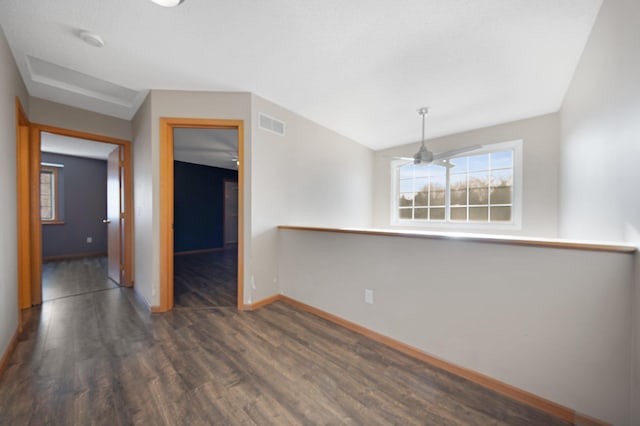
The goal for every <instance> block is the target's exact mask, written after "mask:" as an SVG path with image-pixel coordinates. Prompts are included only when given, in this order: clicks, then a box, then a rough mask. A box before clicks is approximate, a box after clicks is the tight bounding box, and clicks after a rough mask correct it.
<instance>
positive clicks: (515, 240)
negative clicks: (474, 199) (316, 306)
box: [278, 225, 638, 254]
mask: <svg viewBox="0 0 640 426" xmlns="http://www.w3.org/2000/svg"><path fill="white" fill-rule="evenodd" d="M278 229H282V230H293V231H312V232H334V233H341V234H357V235H379V236H386V237H402V238H424V239H434V240H452V241H469V242H478V243H487V244H509V245H516V246H533V247H549V248H559V249H572V250H588V251H602V252H612V253H629V254H633V253H636V252H637V251H638V248H637V247H636V246H633V245H631V244H622V243H601V242H591V241H575V240H562V239H557V238H523V237H515V236H505V235H484V234H472V233H463V232H429V231H395V230H380V229H356V228H316V227H307V226H282V225H281V226H278Z"/></svg>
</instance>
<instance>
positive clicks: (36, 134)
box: [19, 123, 134, 305]
mask: <svg viewBox="0 0 640 426" xmlns="http://www.w3.org/2000/svg"><path fill="white" fill-rule="evenodd" d="M29 129H30V130H29V136H30V140H29V159H28V163H29V171H28V173H29V187H28V191H27V192H26V193H25V192H23V191H20V194H19V199H22V197H25V198H27V199H28V200H29V212H28V217H29V223H28V227H29V240H28V241H29V245H30V247H29V248H28V251H29V260H28V265H29V271H30V280H31V286H30V289H31V304H32V305H37V304H40V303H42V222H41V220H40V184H39V179H40V135H41V133H42V132H47V133H53V134H56V135H61V136H69V137H74V138H80V139H87V140H90V141H96V142H104V143H111V144H115V145H119V146H121V147H122V150H123V155H124V157H123V161H122V163H123V164H122V166H123V168H124V171H123V174H122V175H123V180H124V182H123V185H124V207H123V210H124V239H125V241H124V256H123V260H124V268H125V270H124V278H123V281H124V282H123V284H124V285H125V286H127V287H132V286H133V277H134V258H133V226H134V224H133V216H134V215H133V211H134V210H133V182H132V178H133V171H132V161H131V142H130V141H128V140H124V139H117V138H112V137H110V136H103V135H98V134H94V133H88V132H80V131H77V130H71V129H64V128H61V127H55V126H49V125H43V124H38V123H30V124H29ZM23 190H24V189H23Z"/></svg>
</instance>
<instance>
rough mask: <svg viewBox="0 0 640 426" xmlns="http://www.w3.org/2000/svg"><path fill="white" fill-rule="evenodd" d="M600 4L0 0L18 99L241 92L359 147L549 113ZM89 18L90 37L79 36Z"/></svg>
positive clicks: (124, 106) (136, 98)
mask: <svg viewBox="0 0 640 426" xmlns="http://www.w3.org/2000/svg"><path fill="white" fill-rule="evenodd" d="M601 3H602V0H535V1H532V0H401V1H398V0H396V1H392V0H351V1H343V0H322V1H320V0H305V1H300V0H263V1H251V0H235V1H220V0H185V2H184V3H183V4H182V5H180V6H179V7H176V8H163V7H159V6H156V5H155V4H153V3H152V2H151V1H149V0H110V1H101V0H57V1H53V0H0V25H1V26H2V28H3V30H4V32H5V34H6V36H7V39H8V41H9V45H10V46H11V49H12V51H13V54H14V56H15V58H16V62H17V63H18V67H19V69H20V72H21V74H22V76H23V78H24V79H25V82H26V84H27V87H28V89H29V93H30V94H31V95H32V96H36V97H41V98H44V99H49V100H53V101H57V102H61V103H65V104H69V105H72V106H77V107H81V108H85V109H89V110H93V111H97V112H102V113H105V114H110V115H113V116H117V117H121V118H125V119H130V118H131V117H132V115H133V114H134V113H135V111H136V110H137V108H138V106H139V105H140V103H141V102H142V100H143V99H144V96H145V95H146V92H147V90H148V89H175V90H211V91H220V90H223V91H248V92H253V93H256V94H257V95H260V96H262V97H265V98H267V99H269V100H271V101H273V102H276V103H278V104H280V105H282V106H284V107H286V108H288V109H291V110H293V111H295V112H297V113H299V114H301V115H303V116H306V117H307V118H310V119H312V120H314V121H316V122H318V123H320V124H323V125H325V126H327V127H329V128H331V129H333V130H335V131H337V132H339V133H341V134H343V135H345V136H348V137H350V138H352V139H354V140H356V141H358V142H360V143H362V144H364V145H367V146H369V147H371V148H373V149H381V148H386V147H390V146H395V145H401V144H405V143H408V142H415V141H417V140H419V138H420V121H419V118H418V116H417V114H416V113H415V110H416V109H417V108H419V107H421V106H431V107H432V108H433V112H432V114H431V115H430V117H429V122H428V130H427V131H428V137H435V136H441V135H444V134H451V133H456V132H460V131H464V130H469V129H473V128H478V127H483V126H488V125H492V124H497V123H502V122H506V121H511V120H515V119H520V118H526V117H531V116H535V115H540V114H545V113H550V112H554V111H557V110H558V109H559V107H560V105H561V102H562V100H563V97H564V94H565V91H566V89H567V87H568V85H569V82H570V80H571V77H572V75H573V71H574V69H575V67H576V64H577V61H578V59H579V57H580V54H581V52H582V49H583V47H584V45H585V43H586V41H587V38H588V36H589V33H590V30H591V27H592V26H593V22H594V20H595V17H596V15H597V12H598V10H599V7H600V5H601ZM83 29H84V30H90V31H94V32H96V33H97V34H99V35H100V36H101V37H102V38H103V39H104V42H105V46H104V47H102V48H96V47H92V46H89V45H87V44H85V43H83V42H82V41H81V40H80V39H79V37H78V36H77V33H78V31H79V30H83Z"/></svg>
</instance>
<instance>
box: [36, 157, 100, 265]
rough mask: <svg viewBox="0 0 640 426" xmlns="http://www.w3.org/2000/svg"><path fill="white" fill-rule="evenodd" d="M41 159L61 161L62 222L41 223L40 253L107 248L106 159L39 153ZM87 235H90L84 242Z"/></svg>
mask: <svg viewBox="0 0 640 426" xmlns="http://www.w3.org/2000/svg"><path fill="white" fill-rule="evenodd" d="M42 162H43V163H55V164H62V165H64V168H62V169H61V171H60V179H59V185H61V187H59V191H60V196H61V203H60V205H59V206H58V208H59V216H60V219H61V220H63V221H64V224H62V225H42V256H43V257H44V258H47V257H58V256H76V255H82V254H95V253H101V252H103V253H106V252H107V225H105V224H103V223H102V219H104V218H105V217H106V215H107V162H106V161H105V160H94V159H90V158H80V157H72V156H69V155H60V154H50V153H46V152H43V153H42ZM87 237H91V238H92V239H93V242H92V243H90V244H89V243H87Z"/></svg>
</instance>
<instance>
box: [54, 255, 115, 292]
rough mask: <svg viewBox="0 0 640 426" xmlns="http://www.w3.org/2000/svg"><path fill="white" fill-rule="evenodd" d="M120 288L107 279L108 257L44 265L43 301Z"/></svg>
mask: <svg viewBox="0 0 640 426" xmlns="http://www.w3.org/2000/svg"><path fill="white" fill-rule="evenodd" d="M116 287H118V286H117V285H116V284H115V283H114V282H113V281H111V280H110V279H109V278H107V258H106V257H85V258H81V259H70V260H59V261H52V262H45V263H43V264H42V300H44V301H46V300H53V299H59V298H61V297H68V296H76V295H78V294H83V293H90V292H92V291H97V290H109V289H113V288H116Z"/></svg>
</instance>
